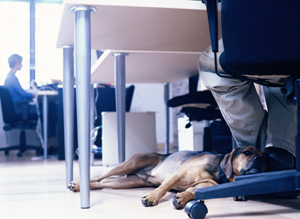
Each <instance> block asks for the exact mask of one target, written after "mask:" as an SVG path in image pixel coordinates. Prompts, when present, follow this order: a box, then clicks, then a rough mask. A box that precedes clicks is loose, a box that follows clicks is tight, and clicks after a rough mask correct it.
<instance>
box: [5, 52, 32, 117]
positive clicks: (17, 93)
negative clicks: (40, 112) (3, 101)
mask: <svg viewBox="0 0 300 219" xmlns="http://www.w3.org/2000/svg"><path fill="white" fill-rule="evenodd" d="M22 60H23V58H22V56H20V55H18V54H13V55H11V56H10V57H9V58H8V64H9V67H10V72H9V73H8V74H7V76H6V79H5V82H4V87H5V88H7V89H8V91H9V93H10V95H11V97H12V100H13V102H14V104H15V109H16V112H17V113H20V114H21V113H22V111H21V110H22V109H21V108H20V106H19V105H18V102H19V101H30V100H31V99H32V98H34V97H35V94H32V93H28V92H26V91H25V90H24V89H23V88H22V86H21V84H20V82H19V79H18V78H17V76H16V73H17V71H20V70H21V68H22ZM28 112H29V119H37V113H36V106H35V105H29V108H28Z"/></svg>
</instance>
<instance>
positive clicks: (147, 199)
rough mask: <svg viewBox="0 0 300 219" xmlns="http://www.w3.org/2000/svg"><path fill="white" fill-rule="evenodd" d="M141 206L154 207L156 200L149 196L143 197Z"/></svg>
mask: <svg viewBox="0 0 300 219" xmlns="http://www.w3.org/2000/svg"><path fill="white" fill-rule="evenodd" d="M142 204H143V205H144V206H145V207H150V206H155V205H157V204H158V200H157V199H156V198H154V197H151V195H149V194H148V195H145V196H143V197H142Z"/></svg>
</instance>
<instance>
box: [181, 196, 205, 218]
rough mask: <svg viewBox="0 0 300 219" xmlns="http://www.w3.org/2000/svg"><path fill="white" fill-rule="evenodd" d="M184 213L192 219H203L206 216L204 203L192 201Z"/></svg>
mask: <svg viewBox="0 0 300 219" xmlns="http://www.w3.org/2000/svg"><path fill="white" fill-rule="evenodd" d="M185 213H187V215H188V216H189V217H190V218H192V219H203V218H205V216H206V214H207V207H206V206H205V204H204V201H198V200H192V201H189V202H188V203H187V204H186V206H185Z"/></svg>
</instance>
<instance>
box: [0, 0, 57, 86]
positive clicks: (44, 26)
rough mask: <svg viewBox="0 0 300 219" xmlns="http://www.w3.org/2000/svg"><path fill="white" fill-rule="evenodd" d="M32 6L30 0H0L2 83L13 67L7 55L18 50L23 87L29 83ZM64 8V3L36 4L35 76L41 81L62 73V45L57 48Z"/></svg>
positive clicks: (19, 75)
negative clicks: (21, 64) (9, 0)
mask: <svg viewBox="0 0 300 219" xmlns="http://www.w3.org/2000/svg"><path fill="white" fill-rule="evenodd" d="M36 2H43V1H36ZM47 2H50V1H47ZM52 2H58V3H61V1H58V0H56V1H55V0H54V1H52ZM29 9H30V8H29V3H28V2H24V1H22V2H16V1H11V2H0V32H1V34H0V85H3V83H4V80H5V78H6V75H7V73H8V72H9V70H10V69H9V66H8V62H7V59H8V57H9V56H10V55H11V54H13V53H17V54H19V55H21V56H22V57H23V68H22V70H21V71H19V72H18V73H17V77H18V78H19V80H20V83H21V85H22V87H23V88H24V89H26V88H29V87H30V64H29V63H30V60H29V59H30V27H29V25H30V11H29ZM61 10H62V4H47V3H45V4H42V3H37V4H36V7H35V27H36V33H35V51H36V53H35V80H36V82H37V83H38V85H43V84H47V83H51V79H59V80H62V77H63V54H62V49H59V48H56V40H57V34H58V29H59V25H60V14H61Z"/></svg>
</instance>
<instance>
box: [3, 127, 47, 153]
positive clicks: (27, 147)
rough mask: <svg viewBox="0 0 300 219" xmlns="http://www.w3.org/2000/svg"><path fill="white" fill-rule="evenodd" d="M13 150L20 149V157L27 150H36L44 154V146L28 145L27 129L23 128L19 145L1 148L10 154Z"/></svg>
mask: <svg viewBox="0 0 300 219" xmlns="http://www.w3.org/2000/svg"><path fill="white" fill-rule="evenodd" d="M12 150H19V152H18V153H17V156H18V157H22V154H23V153H24V152H25V151H26V150H36V154H37V155H39V154H40V155H42V154H43V153H42V151H43V148H42V147H41V146H32V145H26V135H25V130H21V132H20V144H19V145H14V146H9V147H5V148H0V151H4V153H5V155H8V154H9V151H12Z"/></svg>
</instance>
